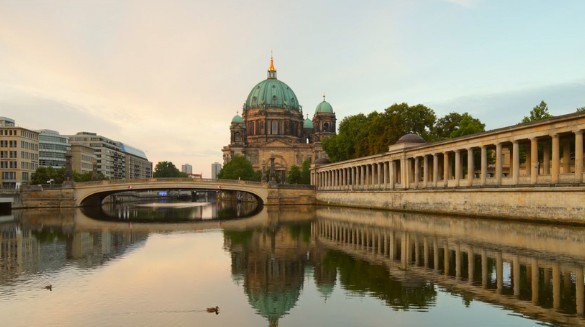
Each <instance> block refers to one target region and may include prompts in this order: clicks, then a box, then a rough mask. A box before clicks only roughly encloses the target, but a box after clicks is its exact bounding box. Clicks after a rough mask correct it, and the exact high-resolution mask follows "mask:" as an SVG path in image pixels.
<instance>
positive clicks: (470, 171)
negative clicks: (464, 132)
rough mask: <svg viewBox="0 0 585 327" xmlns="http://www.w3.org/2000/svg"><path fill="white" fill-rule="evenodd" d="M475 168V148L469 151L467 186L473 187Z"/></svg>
mask: <svg viewBox="0 0 585 327" xmlns="http://www.w3.org/2000/svg"><path fill="white" fill-rule="evenodd" d="M474 175H475V167H474V164H473V148H469V149H467V186H470V187H471V186H473V177H474Z"/></svg>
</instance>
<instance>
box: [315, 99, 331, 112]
mask: <svg viewBox="0 0 585 327" xmlns="http://www.w3.org/2000/svg"><path fill="white" fill-rule="evenodd" d="M315 113H329V114H332V113H333V107H332V106H331V104H330V103H329V102H327V101H325V100H323V102H321V103H319V105H317V108H316V109H315Z"/></svg>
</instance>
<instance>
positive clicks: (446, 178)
mask: <svg viewBox="0 0 585 327" xmlns="http://www.w3.org/2000/svg"><path fill="white" fill-rule="evenodd" d="M447 186H449V152H444V153H443V187H447Z"/></svg>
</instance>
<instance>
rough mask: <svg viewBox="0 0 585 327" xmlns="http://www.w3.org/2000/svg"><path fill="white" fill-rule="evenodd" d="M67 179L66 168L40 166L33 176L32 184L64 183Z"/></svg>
mask: <svg viewBox="0 0 585 327" xmlns="http://www.w3.org/2000/svg"><path fill="white" fill-rule="evenodd" d="M64 180H65V168H64V167H62V168H58V169H55V168H53V167H39V168H37V170H36V171H35V172H34V173H33V174H32V176H31V181H30V182H31V184H33V185H36V184H62V183H63V181H64ZM49 181H51V182H49Z"/></svg>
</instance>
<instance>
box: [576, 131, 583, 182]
mask: <svg viewBox="0 0 585 327" xmlns="http://www.w3.org/2000/svg"><path fill="white" fill-rule="evenodd" d="M575 183H583V131H582V130H578V131H575Z"/></svg>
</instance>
